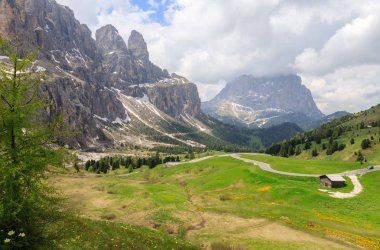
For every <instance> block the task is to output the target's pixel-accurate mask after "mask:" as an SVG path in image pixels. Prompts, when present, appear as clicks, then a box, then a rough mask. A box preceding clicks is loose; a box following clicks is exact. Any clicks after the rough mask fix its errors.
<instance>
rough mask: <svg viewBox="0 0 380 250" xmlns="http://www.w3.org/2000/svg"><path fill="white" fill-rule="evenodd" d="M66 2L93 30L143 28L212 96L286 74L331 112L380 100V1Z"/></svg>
mask: <svg viewBox="0 0 380 250" xmlns="http://www.w3.org/2000/svg"><path fill="white" fill-rule="evenodd" d="M58 1H59V2H60V3H63V4H66V5H68V6H69V7H71V8H73V9H74V12H75V13H76V16H77V17H78V18H79V20H81V21H82V22H84V23H87V24H88V25H89V27H90V28H91V29H92V30H93V31H95V30H96V28H99V27H100V26H103V25H105V24H109V23H111V24H113V25H114V26H115V27H116V28H118V29H119V31H120V33H121V34H122V36H123V37H124V38H125V39H126V40H127V39H128V36H129V33H130V31H131V30H132V29H136V30H139V31H140V32H141V33H142V34H143V35H144V37H145V39H146V41H147V43H148V47H149V52H150V55H151V59H152V61H153V62H154V63H156V64H157V65H159V66H160V67H162V68H167V69H168V70H169V71H171V72H177V73H179V74H182V75H184V76H186V77H187V78H189V79H190V80H192V81H194V82H197V83H198V86H199V90H200V95H201V97H202V99H204V100H206V99H209V98H210V97H212V96H213V95H215V94H216V91H217V90H218V89H219V88H220V86H222V85H223V84H221V83H223V82H225V81H229V80H231V79H233V78H235V77H237V76H239V75H241V74H254V75H270V74H285V73H297V74H300V75H302V76H303V79H304V80H305V84H306V85H307V86H308V87H310V88H311V90H312V92H313V94H314V96H315V98H316V101H317V104H318V105H319V107H320V108H321V109H322V111H324V112H326V113H329V112H331V111H335V110H337V109H342V110H348V111H358V110H360V109H364V108H366V107H369V106H371V105H374V104H376V103H377V102H379V101H378V99H380V98H379V96H380V95H379V94H378V92H377V91H378V89H377V86H379V85H380V78H379V77H377V75H376V74H377V72H380V71H377V72H376V71H374V69H377V67H379V65H380V43H379V42H378V41H379V40H380V2H379V1H377V0H363V1H356V0H340V1H335V0H314V1H295V0H255V1H250V0H214V1H206V0H199V1H198V0H197V1H193V0H176V1H174V2H170V1H166V0H160V1H159V0H147V3H148V4H150V5H151V6H152V10H150V11H143V10H142V9H141V8H138V7H137V6H135V5H133V4H131V3H130V2H129V1H128V0H82V1H77V0H75V1H74V0H58ZM159 4H161V5H165V4H169V6H168V7H167V11H166V12H165V13H164V16H165V18H166V24H165V25H163V24H159V23H156V22H153V21H152V20H151V19H150V14H151V13H153V12H154V11H157V10H156V8H157V6H158V5H159ZM155 6H156V7H155ZM110 8H112V10H113V11H112V12H111V13H108V12H107V10H109V9H110ZM97 14H98V15H97ZM379 74H380V73H379ZM357 75H360V77H358V76H357ZM213 86H215V87H213ZM356 89H359V90H360V91H359V90H358V91H355V90H356ZM351 92H355V94H353V93H351ZM371 96H372V97H371ZM376 97H377V98H376Z"/></svg>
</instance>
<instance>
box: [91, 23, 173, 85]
mask: <svg viewBox="0 0 380 250" xmlns="http://www.w3.org/2000/svg"><path fill="white" fill-rule="evenodd" d="M96 44H97V47H98V48H100V51H101V53H102V56H103V67H104V70H105V71H104V73H105V74H107V77H108V79H109V81H108V82H107V85H108V86H112V87H115V88H118V89H125V88H126V87H128V86H130V85H136V84H140V83H154V82H156V81H159V80H162V79H164V78H168V77H170V76H169V74H168V72H167V71H165V70H162V69H160V68H159V67H157V66H156V65H154V64H153V63H152V62H151V61H149V53H148V49H147V44H146V43H145V41H144V38H143V37H142V35H141V34H140V33H138V32H137V31H132V33H131V36H130V38H129V42H128V47H127V46H126V44H125V42H124V40H123V38H122V37H121V36H120V35H119V32H118V31H117V29H116V28H115V27H113V26H112V25H107V26H104V27H102V28H100V29H99V30H97V31H96Z"/></svg>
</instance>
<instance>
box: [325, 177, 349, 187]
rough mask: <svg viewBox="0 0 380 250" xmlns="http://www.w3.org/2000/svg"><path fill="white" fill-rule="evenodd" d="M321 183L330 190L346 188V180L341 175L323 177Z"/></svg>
mask: <svg viewBox="0 0 380 250" xmlns="http://www.w3.org/2000/svg"><path fill="white" fill-rule="evenodd" d="M319 180H320V183H321V184H322V185H324V186H326V187H330V188H340V187H344V186H346V180H345V179H344V178H343V177H342V176H341V175H336V174H335V175H333V174H331V175H321V176H320V177H319Z"/></svg>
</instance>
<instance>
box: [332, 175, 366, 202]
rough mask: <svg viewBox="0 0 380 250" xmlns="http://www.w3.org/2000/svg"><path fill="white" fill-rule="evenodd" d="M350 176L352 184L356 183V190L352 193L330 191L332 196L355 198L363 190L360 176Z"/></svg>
mask: <svg viewBox="0 0 380 250" xmlns="http://www.w3.org/2000/svg"><path fill="white" fill-rule="evenodd" d="M348 178H350V179H351V181H352V184H354V190H352V191H351V192H350V193H341V192H329V194H330V196H331V197H334V198H338V199H347V198H353V197H355V196H357V195H358V194H360V193H361V192H362V191H363V186H362V184H360V182H359V179H358V177H356V175H351V176H348Z"/></svg>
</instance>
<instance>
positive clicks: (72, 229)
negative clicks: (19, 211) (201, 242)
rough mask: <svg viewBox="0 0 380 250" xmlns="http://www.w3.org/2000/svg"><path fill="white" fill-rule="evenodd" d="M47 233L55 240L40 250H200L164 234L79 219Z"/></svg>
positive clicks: (59, 224)
mask: <svg viewBox="0 0 380 250" xmlns="http://www.w3.org/2000/svg"><path fill="white" fill-rule="evenodd" d="M47 230H48V232H47V233H51V234H52V235H53V240H52V241H49V242H48V243H45V244H40V245H39V246H38V249H53V248H54V249H62V250H63V249H64V250H67V249H78V250H79V249H80V250H82V249H83V250H87V249H88V250H93V249H110V250H111V249H131V250H132V249H141V250H144V249H146V250H148V249H181V250H182V249H183V250H195V249H198V248H197V247H195V246H192V245H191V244H189V243H187V242H186V241H184V240H183V239H180V238H178V237H173V236H170V235H167V234H166V233H163V232H157V231H154V230H150V229H147V228H144V227H138V226H131V225H128V224H124V223H117V222H111V221H100V220H90V219H85V218H78V217H75V216H67V217H66V218H62V220H60V221H58V222H57V223H55V224H52V225H51V226H50V227H49V228H47ZM50 231H51V232H50ZM57 232H59V235H57ZM52 244H53V246H54V247H52Z"/></svg>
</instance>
